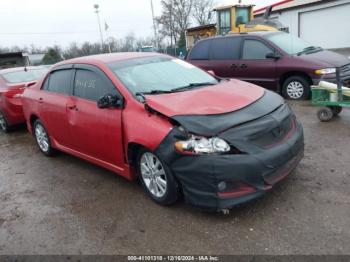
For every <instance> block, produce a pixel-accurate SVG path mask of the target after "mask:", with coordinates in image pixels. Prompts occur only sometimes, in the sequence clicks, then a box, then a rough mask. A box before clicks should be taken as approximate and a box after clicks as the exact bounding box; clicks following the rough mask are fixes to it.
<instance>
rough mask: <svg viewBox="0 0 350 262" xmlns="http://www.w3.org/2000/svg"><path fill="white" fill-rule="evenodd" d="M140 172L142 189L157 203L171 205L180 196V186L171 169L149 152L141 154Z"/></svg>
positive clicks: (145, 151) (139, 160) (139, 158)
mask: <svg viewBox="0 0 350 262" xmlns="http://www.w3.org/2000/svg"><path fill="white" fill-rule="evenodd" d="M137 163H138V164H137V165H138V171H139V176H140V181H141V184H142V187H143V188H144V190H145V191H146V193H147V195H149V196H150V197H151V198H152V199H153V200H154V201H155V202H156V203H158V204H161V205H171V204H173V203H175V202H176V200H177V199H178V196H179V187H178V184H177V182H176V180H175V178H174V177H173V175H172V174H171V171H170V169H169V168H168V167H167V166H166V165H165V164H164V163H162V161H161V160H160V159H159V158H158V157H157V155H155V154H154V153H152V152H151V151H149V150H145V149H144V150H141V152H140V153H139V157H138V161H137Z"/></svg>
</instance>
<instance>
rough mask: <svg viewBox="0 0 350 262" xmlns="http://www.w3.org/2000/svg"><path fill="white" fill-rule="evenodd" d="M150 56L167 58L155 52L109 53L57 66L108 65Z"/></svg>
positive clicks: (67, 61)
mask: <svg viewBox="0 0 350 262" xmlns="http://www.w3.org/2000/svg"><path fill="white" fill-rule="evenodd" d="M150 56H166V55H163V54H159V53H153V52H148V53H146V52H145V53H144V52H121V53H108V54H100V55H90V56H83V57H78V58H73V59H68V60H65V61H62V62H60V63H59V64H57V65H64V64H79V63H92V62H100V63H104V64H108V63H113V62H117V61H123V60H129V59H135V58H143V57H150Z"/></svg>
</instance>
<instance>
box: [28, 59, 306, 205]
mask: <svg viewBox="0 0 350 262" xmlns="http://www.w3.org/2000/svg"><path fill="white" fill-rule="evenodd" d="M23 107H24V113H25V117H26V120H27V125H28V129H29V131H30V132H32V133H33V135H34V137H35V139H36V142H37V144H38V146H39V148H40V150H41V151H42V152H43V153H44V154H45V155H52V154H53V152H54V150H60V151H64V152H67V153H69V154H72V155H74V156H77V157H80V158H83V159H85V160H87V161H90V162H92V163H95V164H97V165H99V166H101V167H104V168H107V169H109V170H112V171H114V172H116V173H118V174H119V175H121V176H123V177H125V178H127V179H129V180H134V179H136V178H140V180H141V183H142V185H143V187H144V189H145V191H146V193H147V194H148V195H149V196H150V197H151V198H152V199H153V200H154V201H156V202H157V203H160V204H171V203H174V202H175V201H176V200H177V199H178V196H179V194H183V195H184V197H185V200H186V201H187V202H188V203H191V204H193V205H195V206H199V207H205V208H209V209H212V210H223V209H227V208H230V207H232V206H234V205H236V204H238V203H242V202H246V201H248V200H251V199H254V198H256V197H258V196H261V195H262V194H263V193H264V192H266V191H267V190H269V189H271V188H272V186H273V185H274V184H275V183H277V182H278V181H280V180H281V179H283V178H284V177H285V176H286V175H288V174H289V173H290V172H291V171H292V170H293V169H294V168H295V167H296V165H297V164H298V162H299V161H300V159H301V157H302V155H303V149H304V143H303V130H302V127H301V125H300V124H299V122H298V121H297V120H296V118H295V116H294V114H293V113H292V111H291V110H290V108H289V106H288V105H287V104H285V102H284V100H283V99H282V98H281V97H280V96H279V95H277V94H275V93H273V92H270V91H267V90H265V89H263V88H260V87H258V86H255V85H252V84H249V83H246V82H241V81H239V80H220V79H218V78H216V77H214V76H212V75H210V74H208V73H207V72H205V71H203V70H201V69H199V68H197V67H195V66H193V65H191V64H188V63H187V62H184V61H182V60H179V59H175V58H173V57H169V56H165V55H161V54H154V53H119V54H106V55H97V56H90V57H83V58H76V59H72V60H67V61H64V62H61V63H59V64H57V65H55V66H54V67H53V68H52V69H51V70H50V72H49V73H48V74H47V76H46V77H45V78H44V79H43V80H42V81H39V82H38V84H37V85H35V86H34V87H33V88H30V89H26V90H25V92H24V94H23Z"/></svg>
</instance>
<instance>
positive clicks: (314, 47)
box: [297, 46, 323, 56]
mask: <svg viewBox="0 0 350 262" xmlns="http://www.w3.org/2000/svg"><path fill="white" fill-rule="evenodd" d="M321 50H323V49H322V47H319V46H308V47H306V48H304V49H303V50H302V51H300V52H298V53H297V55H298V56H299V55H302V54H307V53H310V52H311V53H313V52H315V51H321Z"/></svg>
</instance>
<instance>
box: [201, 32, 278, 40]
mask: <svg viewBox="0 0 350 262" xmlns="http://www.w3.org/2000/svg"><path fill="white" fill-rule="evenodd" d="M275 33H283V32H282V31H255V32H247V33H246V32H244V33H231V34H226V35H217V36H212V37H208V38H203V39H201V40H199V41H198V42H200V41H206V40H211V39H216V38H227V37H241V36H249V35H256V36H265V35H270V34H275Z"/></svg>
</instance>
